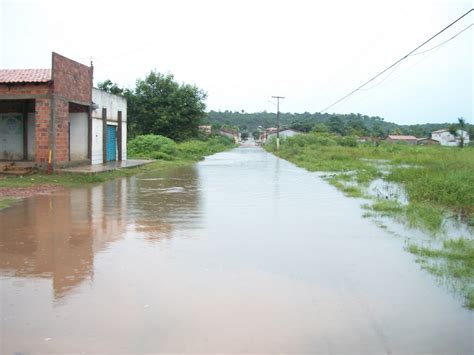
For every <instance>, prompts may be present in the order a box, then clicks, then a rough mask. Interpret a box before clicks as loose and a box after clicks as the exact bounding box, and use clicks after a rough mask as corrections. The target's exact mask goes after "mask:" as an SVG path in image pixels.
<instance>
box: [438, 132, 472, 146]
mask: <svg viewBox="0 0 474 355" xmlns="http://www.w3.org/2000/svg"><path fill="white" fill-rule="evenodd" d="M456 133H457V136H454V135H453V134H452V133H451V132H450V131H449V129H447V128H444V129H438V130H437V131H433V132H431V139H432V140H435V141H437V142H439V144H440V145H443V146H448V147H457V146H458V145H459V144H460V143H461V135H462V136H463V138H464V144H465V145H467V144H469V134H468V133H467V132H466V131H463V130H460V129H458V130H457V131H456Z"/></svg>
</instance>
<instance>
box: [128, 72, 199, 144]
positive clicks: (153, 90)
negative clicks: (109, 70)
mask: <svg viewBox="0 0 474 355" xmlns="http://www.w3.org/2000/svg"><path fill="white" fill-rule="evenodd" d="M206 97H207V94H206V93H205V92H204V91H202V90H201V89H199V88H197V87H196V86H194V85H188V84H178V83H177V82H176V81H175V80H174V76H173V75H172V74H168V75H164V74H161V73H158V72H156V71H151V72H150V74H148V75H147V76H146V78H145V80H141V79H139V80H137V84H136V88H135V90H134V91H133V93H131V95H129V96H127V98H128V122H129V125H130V129H131V130H132V135H136V134H160V135H163V136H166V137H169V138H172V139H174V140H178V141H180V140H184V139H187V138H191V137H197V136H198V133H199V129H198V126H199V124H200V121H201V119H203V118H204V117H205V115H206V114H205V111H204V110H205V108H206V105H205V103H204V100H205V99H206Z"/></svg>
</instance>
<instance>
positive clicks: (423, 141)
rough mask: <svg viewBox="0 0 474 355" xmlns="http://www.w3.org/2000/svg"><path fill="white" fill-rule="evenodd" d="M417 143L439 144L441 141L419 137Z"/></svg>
mask: <svg viewBox="0 0 474 355" xmlns="http://www.w3.org/2000/svg"><path fill="white" fill-rule="evenodd" d="M417 144H418V145H439V142H438V141H435V140H433V139H431V138H418V142H417Z"/></svg>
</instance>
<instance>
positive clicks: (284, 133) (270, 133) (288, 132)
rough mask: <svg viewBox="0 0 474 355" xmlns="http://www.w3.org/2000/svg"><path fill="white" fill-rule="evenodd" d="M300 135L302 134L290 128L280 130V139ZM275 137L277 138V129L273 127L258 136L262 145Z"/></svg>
mask: <svg viewBox="0 0 474 355" xmlns="http://www.w3.org/2000/svg"><path fill="white" fill-rule="evenodd" d="M302 133H303V132H300V131H297V130H294V129H291V128H283V129H281V130H280V138H288V137H293V136H296V135H298V134H302ZM276 136H277V129H276V128H274V127H270V128H267V129H266V130H265V132H262V134H260V141H261V142H262V143H265V142H266V141H267V140H269V139H272V138H276Z"/></svg>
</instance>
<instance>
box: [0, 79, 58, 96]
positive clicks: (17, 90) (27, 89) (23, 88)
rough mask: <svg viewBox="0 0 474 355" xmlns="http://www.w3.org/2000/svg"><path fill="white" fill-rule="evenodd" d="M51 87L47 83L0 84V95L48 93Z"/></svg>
mask: <svg viewBox="0 0 474 355" xmlns="http://www.w3.org/2000/svg"><path fill="white" fill-rule="evenodd" d="M50 90H51V87H50V85H49V84H48V83H40V84H21V83H15V84H0V97H2V96H3V97H12V96H15V97H18V98H19V99H21V98H22V95H24V96H36V95H45V96H46V95H48V94H49V93H50Z"/></svg>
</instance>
